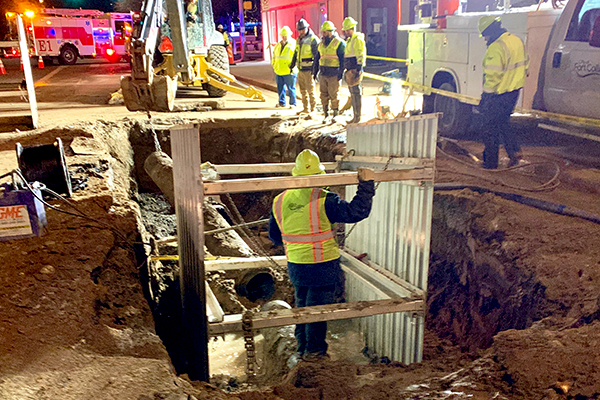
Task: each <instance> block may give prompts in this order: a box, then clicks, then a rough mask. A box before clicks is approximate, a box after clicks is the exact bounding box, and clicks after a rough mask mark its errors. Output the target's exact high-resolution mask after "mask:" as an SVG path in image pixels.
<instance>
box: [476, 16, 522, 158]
mask: <svg viewBox="0 0 600 400" xmlns="http://www.w3.org/2000/svg"><path fill="white" fill-rule="evenodd" d="M478 25H479V32H480V33H481V36H483V37H484V39H485V41H486V43H487V46H488V48H487V51H486V52H485V56H484V58H483V93H482V94H481V101H480V102H479V112H480V114H481V115H482V117H483V118H482V119H483V123H484V130H485V132H484V134H483V143H484V145H485V149H484V151H483V167H484V168H487V169H495V168H498V151H499V146H500V142H502V141H503V142H504V148H505V149H506V153H508V157H509V159H510V162H509V164H508V165H509V166H513V165H517V164H518V163H519V161H520V159H521V149H520V148H519V144H518V143H517V138H516V137H515V133H514V132H513V130H512V129H511V128H510V115H511V114H512V112H513V110H514V108H515V105H516V104H517V100H518V98H519V91H520V90H521V88H522V87H523V86H524V85H525V77H526V75H527V67H528V62H529V61H528V57H527V54H526V53H525V47H524V46H523V42H522V41H521V39H520V38H519V37H518V36H516V35H513V34H511V33H509V32H508V31H507V30H506V29H504V28H503V27H502V24H501V23H500V17H494V16H489V15H488V16H485V17H482V18H480V19H479V23H478Z"/></svg>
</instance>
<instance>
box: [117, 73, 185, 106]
mask: <svg viewBox="0 0 600 400" xmlns="http://www.w3.org/2000/svg"><path fill="white" fill-rule="evenodd" d="M153 78H154V79H153V80H152V83H151V84H150V85H148V84H147V83H146V82H144V81H142V82H136V81H135V80H134V79H133V78H132V77H131V76H124V77H123V78H121V89H122V92H123V99H124V100H125V106H126V107H127V109H128V110H129V111H163V112H168V111H173V106H174V104H175V94H176V93H177V79H173V78H171V77H170V76H168V75H155V76H154V77H153Z"/></svg>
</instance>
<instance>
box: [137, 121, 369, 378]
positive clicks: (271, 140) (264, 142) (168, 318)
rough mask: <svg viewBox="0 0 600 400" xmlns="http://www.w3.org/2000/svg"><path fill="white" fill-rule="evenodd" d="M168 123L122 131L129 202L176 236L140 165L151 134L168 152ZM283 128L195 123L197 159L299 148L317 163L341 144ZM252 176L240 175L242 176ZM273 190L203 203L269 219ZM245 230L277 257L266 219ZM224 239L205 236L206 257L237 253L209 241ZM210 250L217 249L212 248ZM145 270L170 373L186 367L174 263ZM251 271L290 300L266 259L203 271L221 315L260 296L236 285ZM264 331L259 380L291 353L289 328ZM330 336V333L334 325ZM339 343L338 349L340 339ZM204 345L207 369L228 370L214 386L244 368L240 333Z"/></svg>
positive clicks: (278, 155) (230, 216)
mask: <svg viewBox="0 0 600 400" xmlns="http://www.w3.org/2000/svg"><path fill="white" fill-rule="evenodd" d="M171 125H172V124H171V123H167V124H161V123H160V122H154V123H153V124H152V125H151V126H150V125H148V124H145V123H138V124H134V125H133V126H132V128H131V130H130V135H129V139H130V143H131V146H132V149H133V166H132V176H133V178H134V179H135V182H136V185H137V194H136V200H137V201H138V203H139V204H140V208H141V215H142V219H143V222H144V225H145V228H146V230H148V232H149V233H150V234H151V235H152V236H153V237H154V238H155V239H163V238H165V237H168V236H173V235H176V220H175V215H174V211H173V208H172V207H171V205H170V204H169V202H168V201H167V200H166V199H165V197H164V196H163V195H162V194H161V191H160V189H159V188H158V186H157V185H156V184H155V182H154V181H153V180H152V178H150V176H149V175H148V174H147V173H146V171H145V169H144V163H145V161H146V159H147V158H148V156H149V155H151V154H152V153H153V152H154V151H155V150H156V145H155V136H156V141H158V143H159V146H160V148H161V150H162V151H163V152H164V153H166V154H167V155H169V156H170V155H171V146H170V131H169V129H168V128H169V126H171ZM286 128H287V126H286V123H285V122H282V121H281V120H279V119H277V118H272V119H260V120H258V119H257V120H250V121H249V120H247V119H244V120H235V119H228V120H212V121H209V122H207V123H203V124H201V125H200V143H201V148H200V153H201V159H202V162H210V163H213V164H242V163H273V162H292V161H293V160H294V159H295V156H296V154H297V153H298V152H299V151H301V150H302V149H304V148H311V149H313V150H315V151H317V153H319V155H320V157H321V159H322V160H323V161H333V160H334V158H335V155H337V154H341V149H343V147H344V146H343V143H340V141H339V140H337V139H334V140H331V138H324V137H323V136H322V135H316V136H315V137H313V138H307V137H306V136H305V135H302V134H295V133H290V132H289V130H288V129H286ZM252 176H253V175H244V176H243V177H252ZM254 176H260V175H254ZM236 177H242V176H235V175H229V176H228V178H236ZM275 194H276V193H271V192H254V193H245V194H232V195H231V196H229V195H225V196H218V197H214V198H209V199H208V200H207V201H208V202H210V203H211V205H212V206H213V207H216V209H217V210H218V211H219V214H220V215H221V216H222V217H223V218H224V219H225V220H226V221H227V223H228V224H229V225H233V224H237V223H240V222H242V221H240V220H239V219H238V215H241V216H242V218H243V221H245V222H249V221H256V220H260V219H266V218H268V217H269V214H270V210H271V205H272V201H273V198H274V196H275ZM205 212H206V210H205ZM205 221H206V216H205ZM205 228H206V227H205ZM247 235H248V236H250V237H251V240H249V238H248V237H247V236H245V235H244V234H241V237H242V238H243V239H244V240H245V242H246V245H248V246H249V247H250V248H251V249H252V250H254V252H255V253H257V254H258V255H264V254H262V253H263V252H264V253H266V254H268V255H283V252H282V249H273V248H272V243H271V242H270V240H269V239H268V232H267V226H266V225H263V226H258V227H253V228H250V232H247ZM215 236H217V235H215ZM223 239H224V238H223V237H213V236H209V235H207V236H205V240H206V248H207V251H208V253H209V254H208V255H209V256H210V255H212V256H236V255H238V254H237V253H236V251H235V249H233V250H232V252H231V253H229V250H230V249H227V248H224V247H223V246H220V244H217V243H215V241H219V240H220V241H223ZM225 240H226V239H225ZM215 248H216V251H213V249H215ZM157 252H159V253H160V254H163V255H164V254H173V255H175V254H176V253H177V249H176V246H172V245H171V246H160V248H158V249H157ZM147 270H148V273H147V274H146V276H145V277H143V279H145V280H146V281H147V282H143V284H144V286H147V287H148V288H149V291H148V295H147V297H148V300H149V303H150V305H151V308H152V310H153V314H154V319H155V326H156V332H157V334H158V335H159V336H160V337H161V339H162V341H163V343H164V344H165V347H166V349H167V351H168V352H169V355H170V357H171V361H172V363H173V365H174V367H175V369H176V371H177V372H179V373H182V372H185V371H186V369H187V362H188V360H187V355H188V353H189V352H188V350H187V349H186V348H185V345H184V344H183V343H182V341H181V339H180V336H181V332H180V330H179V329H178V327H179V326H180V323H181V318H182V315H181V308H180V304H181V300H180V287H179V280H178V278H177V276H178V265H177V262H176V261H160V262H151V263H150V264H149V265H148V268H147ZM257 272H258V273H263V274H264V273H267V274H269V275H271V276H272V277H273V278H274V283H275V293H273V295H272V297H271V299H272V300H283V301H285V302H286V303H288V304H293V302H294V296H293V287H292V285H291V283H290V282H289V279H288V278H287V271H286V269H285V268H282V267H278V266H273V265H269V263H266V265H265V268H264V269H260V270H257V271H252V272H246V271H219V272H211V273H207V275H206V281H207V282H208V284H209V287H210V288H211V290H212V292H213V293H214V294H215V296H216V298H217V299H218V301H219V304H220V305H221V307H222V308H223V311H224V312H225V314H239V313H243V312H244V311H245V310H247V309H255V310H256V309H259V308H260V307H261V306H262V305H263V304H264V302H265V301H266V300H261V299H259V300H256V301H255V300H254V299H249V298H246V297H244V296H241V295H239V294H238V293H239V292H238V289H237V287H238V284H240V282H242V283H244V282H245V281H246V280H247V277H248V274H249V275H250V276H253V275H254V274H255V273H257ZM337 326H338V327H339V330H345V329H346V328H345V327H344V325H343V324H338V325H337ZM271 331H272V332H271V333H272V334H271V336H268V337H266V338H263V335H262V334H259V335H257V338H256V341H257V346H258V348H259V349H261V348H265V350H264V351H265V352H266V353H268V352H269V351H271V352H276V353H278V354H267V356H265V357H261V356H259V360H258V361H259V363H261V364H262V365H263V367H262V370H263V371H262V372H263V375H262V379H263V380H264V381H268V380H272V379H275V378H279V377H281V375H282V374H283V373H285V372H286V371H287V370H288V367H287V359H288V358H289V356H290V355H291V354H293V353H294V351H295V343H294V340H293V327H287V328H280V329H279V330H278V331H275V330H271ZM333 335H336V332H335V326H334V332H333ZM352 339H353V340H355V341H356V340H360V338H359V337H358V336H357V335H354V336H352ZM338 347H343V344H342V345H339V346H338ZM209 348H210V352H211V374H212V373H213V371H216V372H217V374H219V373H220V372H221V373H224V372H227V373H226V374H225V376H224V377H216V378H213V379H216V380H217V381H220V380H224V381H225V383H223V384H222V385H220V386H223V387H224V388H228V389H231V388H232V387H235V386H236V385H237V381H236V380H235V379H234V380H231V379H228V378H227V376H231V375H238V376H239V375H243V374H244V368H243V366H242V365H243V364H244V363H245V351H244V347H243V337H242V336H241V334H232V335H227V336H226V337H225V338H213V339H211V343H209ZM213 353H214V354H213ZM259 353H262V351H259ZM232 354H233V355H232ZM213 356H214V357H213ZM282 356H283V357H282ZM227 362H230V364H231V365H230V366H229V368H225V367H224V364H225V363H227ZM213 363H214V364H216V365H213ZM213 376H214V374H213Z"/></svg>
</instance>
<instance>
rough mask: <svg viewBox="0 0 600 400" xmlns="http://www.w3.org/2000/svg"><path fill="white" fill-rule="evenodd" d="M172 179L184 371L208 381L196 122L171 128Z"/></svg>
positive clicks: (200, 187) (201, 198) (202, 226)
mask: <svg viewBox="0 0 600 400" xmlns="http://www.w3.org/2000/svg"><path fill="white" fill-rule="evenodd" d="M171 151H172V156H173V182H174V189H175V190H174V191H175V212H176V214H177V238H178V241H177V242H178V246H179V268H180V275H179V279H180V283H181V300H182V306H183V318H182V323H183V326H182V327H181V328H182V329H181V331H182V332H183V333H184V337H183V338H182V339H183V340H185V341H186V343H187V347H188V349H189V357H188V360H187V361H188V367H187V373H188V375H189V377H190V379H192V380H199V381H205V382H208V378H209V373H208V325H207V318H206V289H205V286H204V222H203V218H202V206H203V200H204V195H203V193H204V188H203V187H202V174H201V172H200V132H199V127H198V125H181V126H177V127H175V128H173V129H171Z"/></svg>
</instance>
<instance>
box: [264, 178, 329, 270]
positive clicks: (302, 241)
mask: <svg viewBox="0 0 600 400" xmlns="http://www.w3.org/2000/svg"><path fill="white" fill-rule="evenodd" d="M309 191H310V192H309ZM326 196H327V192H326V191H324V190H323V189H316V188H315V189H292V190H286V191H285V192H283V193H282V194H280V195H279V196H277V197H276V198H275V202H274V204H273V214H274V216H275V220H276V221H277V225H278V226H279V228H280V229H281V238H282V240H283V243H284V245H285V250H286V256H287V257H288V260H289V261H290V262H294V263H298V264H314V263H320V262H325V261H331V260H334V259H337V258H339V256H340V255H339V248H338V246H337V242H336V241H335V235H334V233H333V231H332V230H331V223H330V222H329V219H328V218H327V214H326V213H325V198H326ZM286 215H287V217H286ZM291 232H293V233H291ZM297 232H301V233H297Z"/></svg>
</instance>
